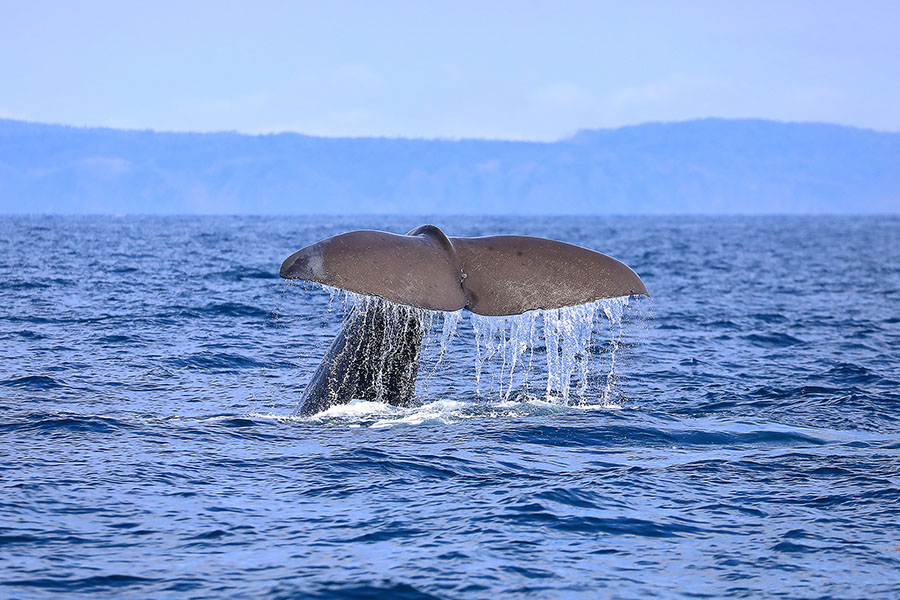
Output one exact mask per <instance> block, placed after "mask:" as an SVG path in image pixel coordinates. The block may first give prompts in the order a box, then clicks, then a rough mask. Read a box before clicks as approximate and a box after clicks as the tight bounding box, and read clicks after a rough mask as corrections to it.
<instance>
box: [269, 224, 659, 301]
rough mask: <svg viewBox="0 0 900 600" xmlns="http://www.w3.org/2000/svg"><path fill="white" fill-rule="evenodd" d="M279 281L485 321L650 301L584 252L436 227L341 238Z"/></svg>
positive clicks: (294, 262)
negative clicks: (632, 299)
mask: <svg viewBox="0 0 900 600" xmlns="http://www.w3.org/2000/svg"><path fill="white" fill-rule="evenodd" d="M281 276H282V277H284V278H286V279H303V280H307V281H315V282H318V283H323V284H325V285H330V286H334V287H338V288H342V289H345V290H349V291H351V292H357V293H359V294H366V295H369V296H379V297H381V298H385V299H387V300H390V301H392V302H397V303H399V304H405V305H408V306H414V307H416V308H424V309H428V310H448V311H453V310H459V309H462V308H467V309H468V310H470V311H472V312H474V313H477V314H480V315H486V316H500V315H517V314H521V313H523V312H526V311H529V310H536V309H553V308H561V307H564V306H572V305H575V304H585V303H588V302H593V301H595V300H599V299H601V298H614V297H618V296H630V295H647V288H646V287H644V283H643V282H642V281H641V279H640V277H638V276H637V274H636V273H635V272H634V271H632V270H631V269H630V268H629V267H628V266H627V265H625V264H624V263H622V262H619V261H617V260H616V259H614V258H611V257H609V256H606V255H605V254H601V253H599V252H595V251H593V250H588V249H587V248H582V247H580V246H576V245H574V244H567V243H565V242H558V241H555V240H548V239H545V238H538V237H529V236H521V235H498V236H488V237H473V238H465V237H453V238H448V237H447V236H446V235H445V234H444V232H443V231H441V230H440V229H438V228H437V227H435V226H434V225H424V226H422V227H418V228H416V229H414V230H412V231H410V232H409V233H408V234H406V235H397V234H393V233H385V232H383V231H371V230H361V231H350V232H347V233H342V234H340V235H336V236H334V237H330V238H328V239H325V240H322V241H320V242H317V243H315V244H312V245H310V246H307V247H305V248H303V249H301V250H299V251H298V252H295V253H294V254H292V255H291V256H289V257H288V258H287V260H285V261H284V263H283V264H282V265H281Z"/></svg>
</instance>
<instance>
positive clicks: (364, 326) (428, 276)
mask: <svg viewBox="0 0 900 600" xmlns="http://www.w3.org/2000/svg"><path fill="white" fill-rule="evenodd" d="M281 276H282V277H283V278H285V279H300V280H305V281H314V282H318V283H322V284H325V285H329V286H334V287H338V288H341V289H344V290H348V291H351V292H355V293H358V294H364V295H366V296H376V297H379V298H383V299H385V300H389V301H391V302H393V303H396V304H399V305H401V306H396V305H393V306H392V305H390V304H388V303H385V302H363V303H361V304H360V305H358V306H356V307H355V308H354V309H353V310H352V311H351V313H350V314H349V315H348V317H347V319H346V321H345V324H344V328H343V330H342V331H341V332H340V333H339V334H338V336H337V337H336V338H335V340H334V342H333V343H332V345H331V347H330V348H329V350H328V352H327V353H326V355H325V358H324V359H323V360H322V363H321V364H320V365H319V367H318V369H317V370H316V373H315V375H313V378H312V380H311V381H310V383H309V385H308V386H307V388H306V391H305V392H304V395H303V402H302V405H301V409H300V413H301V414H304V415H310V414H315V413H317V412H320V411H323V410H326V409H328V408H329V407H330V406H333V405H335V404H344V403H347V402H349V401H351V400H353V399H362V400H380V401H383V402H386V403H388V404H393V405H398V406H407V405H408V404H409V403H410V402H412V400H413V396H414V391H415V382H416V378H417V375H418V364H419V356H420V353H421V345H422V336H423V333H424V331H423V330H424V328H423V323H422V318H421V312H420V311H417V310H415V309H426V310H443V311H456V310H460V309H462V308H465V309H468V310H470V311H471V312H473V313H476V314H478V315H483V316H505V315H518V314H521V313H524V312H526V311H530V310H538V309H555V308H562V307H566V306H574V305H578V304H587V303H590V302H594V301H596V300H600V299H602V298H615V297H620V296H632V295H649V294H648V293H647V288H646V287H645V286H644V283H643V282H642V281H641V278H640V277H638V275H637V274H636V273H635V272H634V271H632V270H631V269H630V268H629V267H628V266H627V265H625V264H624V263H622V262H619V261H618V260H616V259H614V258H611V257H609V256H606V255H605V254H601V253H599V252H595V251H593V250H588V249H587V248H582V247H580V246H575V245H573V244H567V243H564V242H558V241H555V240H549V239H545V238H537V237H529V236H518V235H501V236H488V237H476V238H465V237H453V238H451V237H447V236H446V235H445V234H444V232H443V231H441V230H440V229H439V228H437V227H435V226H434V225H423V226H421V227H417V228H416V229H413V230H412V231H410V232H409V233H407V234H406V235H397V234H393V233H386V232H383V231H371V230H361V231H350V232H347V233H342V234H340V235H336V236H334V237H330V238H328V239H325V240H322V241H320V242H317V243H315V244H312V245H310V246H307V247H305V248H303V249H301V250H299V251H297V252H295V253H294V254H292V255H291V256H289V257H288V258H287V260H285V261H284V263H283V264H282V265H281ZM406 307H412V308H406Z"/></svg>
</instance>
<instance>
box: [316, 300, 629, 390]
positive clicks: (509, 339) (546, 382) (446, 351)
mask: <svg viewBox="0 0 900 600" xmlns="http://www.w3.org/2000/svg"><path fill="white" fill-rule="evenodd" d="M321 287H322V288H324V289H325V291H326V292H327V294H328V306H329V310H330V311H333V312H335V313H337V314H339V315H342V316H343V317H344V318H346V317H347V316H348V315H349V314H351V311H352V309H353V308H354V307H364V308H366V309H373V310H379V311H383V313H384V314H385V315H386V316H390V315H394V314H395V313H396V314H397V315H398V319H397V320H400V321H402V320H403V319H399V317H403V318H408V315H413V316H415V317H416V318H418V319H420V320H421V322H422V324H423V331H424V336H423V340H422V351H421V359H420V361H421V362H420V366H419V380H418V383H417V386H416V395H417V396H418V397H419V398H421V399H426V400H427V399H433V398H436V397H441V396H444V395H446V394H448V393H452V392H453V391H454V390H455V389H457V388H459V387H460V382H459V379H460V377H459V376H458V374H459V373H460V366H461V365H459V364H457V360H455V359H457V358H458V359H459V360H460V361H462V360H471V359H470V358H463V357H464V356H465V355H466V354H467V353H466V352H464V351H454V349H455V348H459V346H460V345H466V348H465V349H462V350H468V349H469V348H470V347H471V345H472V342H473V341H474V346H475V364H474V365H473V366H474V383H475V392H476V395H477V396H478V397H480V398H483V399H492V398H497V397H499V398H501V399H503V400H508V399H510V398H518V397H526V398H543V399H545V400H547V401H550V402H554V403H557V404H584V403H591V402H596V401H598V400H599V401H601V402H606V401H609V400H610V399H611V398H613V397H614V395H615V392H616V389H615V383H616V359H617V354H618V352H619V351H620V349H621V347H622V345H623V344H622V336H623V331H624V329H625V327H624V317H625V315H626V312H627V310H628V308H629V300H630V298H629V297H621V298H611V299H603V300H597V301H595V302H592V303H589V304H582V305H578V306H569V307H564V308H558V309H553V310H534V311H528V312H526V313H523V314H521V315H513V316H503V317H485V316H481V315H476V314H473V313H468V314H469V315H470V317H471V318H470V323H468V324H467V323H465V322H464V319H463V311H461V310H460V311H455V312H445V311H430V310H424V309H418V308H412V307H409V306H405V305H400V304H396V303H393V302H390V301H387V300H384V299H382V298H374V297H371V296H364V295H360V294H356V293H353V292H348V291H345V290H341V289H337V288H333V287H328V286H321ZM400 313H402V315H401V314H400ZM388 321H391V319H388ZM469 327H471V332H470V331H469ZM470 336H471V337H470ZM473 338H474V339H473ZM322 350H323V351H324V348H323V349H322ZM456 354H459V355H460V356H459V357H457V356H455V355H456ZM468 356H471V355H470V354H468ZM451 364H452V365H453V368H452V369H449V372H450V373H452V374H456V376H455V377H453V376H448V373H447V372H448V368H449V367H450V365H451ZM469 389H471V388H469ZM469 393H471V392H469Z"/></svg>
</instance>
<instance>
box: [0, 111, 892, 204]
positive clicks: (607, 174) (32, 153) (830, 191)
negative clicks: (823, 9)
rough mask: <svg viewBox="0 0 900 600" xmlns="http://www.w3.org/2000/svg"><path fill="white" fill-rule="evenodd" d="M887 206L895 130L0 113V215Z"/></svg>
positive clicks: (721, 122)
mask: <svg viewBox="0 0 900 600" xmlns="http://www.w3.org/2000/svg"><path fill="white" fill-rule="evenodd" d="M897 212H900V133H883V132H876V131H870V130H863V129H856V128H852V127H843V126H838V125H828V124H815V123H780V122H774V121H764V120H725V119H704V120H698V121H685V122H677V123H647V124H643V125H636V126H629V127H622V128H618V129H602V130H587V131H581V132H579V133H578V134H576V135H575V136H573V137H571V138H567V139H563V140H559V141H556V142H509V141H493V140H471V139H467V140H458V141H455V140H419V139H402V138H321V137H312V136H306V135H300V134H294V133H282V134H272V135H259V136H254V135H244V134H238V133H159V132H153V131H131V130H116V129H104V128H76V127H68V126H62V125H44V124H36V123H27V122H21V121H10V120H2V119H0V213H5V214H9V213H37V214H42V213H55V214H70V213H77V214H81V213H111V214H117V213H125V214H130V213H142V214H143V213H152V214H159V213H175V214H181V213H197V214H354V213H398V214H402V213H415V214H682V213H683V214H697V213H704V214H735V213H744V214H760V213H811V214H817V213H841V214H843V213H855V214H872V213H892V214H893V213H897Z"/></svg>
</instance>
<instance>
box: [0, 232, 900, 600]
mask: <svg viewBox="0 0 900 600" xmlns="http://www.w3.org/2000/svg"><path fill="white" fill-rule="evenodd" d="M434 220H435V219H430V218H406V217H404V218H386V217H377V218H376V217H373V218H359V217H354V218H325V217H316V218H302V217H292V218H248V217H234V218H194V217H171V218H157V217H152V218H151V217H146V218H141V217H125V218H114V217H84V218H75V217H72V218H66V217H2V218H0V597H2V598H80V597H91V598H119V597H131V598H177V599H179V600H183V599H188V598H209V597H214V598H254V597H255V598H279V599H281V598H403V599H417V598H447V599H450V598H650V597H678V598H682V597H683V598H723V597H730V598H762V597H769V598H867V599H872V598H885V599H887V598H898V597H900V421H898V416H900V219H898V218H894V217H891V218H846V217H821V218H819V217H816V218H805V217H790V218H777V217H766V218H744V217H729V218H670V217H659V218H657V217H652V218H651V217H646V218H645V217H635V218H551V219H548V218H534V219H512V218H484V217H478V218H446V217H441V218H440V219H437V220H436V221H437V222H436V223H435V224H437V225H439V226H441V227H442V228H443V229H444V230H445V231H446V232H447V233H448V234H449V235H488V234H497V233H522V234H530V235H539V236H545V237H551V238H555V239H559V240H564V241H568V242H573V243H576V244H581V245H584V246H587V247H590V248H594V249H597V250H599V251H601V252H605V253H608V254H611V255H613V256H615V257H617V258H619V259H621V260H623V261H624V262H626V263H627V264H629V265H630V266H632V267H633V268H634V269H635V270H636V271H637V272H638V273H639V274H640V275H641V276H642V277H643V279H644V281H645V283H646V284H647V288H648V289H649V290H650V293H651V294H652V298H650V299H630V300H629V301H627V302H624V301H612V302H598V303H596V304H594V305H589V306H583V307H578V308H575V309H570V310H563V311H548V312H545V313H529V314H526V315H523V316H521V317H515V318H501V319H484V318H481V319H479V318H474V319H473V316H472V315H471V314H470V313H467V312H461V313H449V314H427V315H425V318H426V321H427V323H428V326H429V332H428V335H427V340H426V349H425V357H424V359H423V361H422V367H421V377H420V385H419V388H420V389H419V392H418V397H419V400H420V401H421V404H420V405H419V406H415V407H411V408H396V407H391V406H388V405H386V404H381V403H377V402H353V403H351V404H349V405H347V406H341V407H336V408H332V409H330V410H329V411H327V412H326V413H324V414H320V415H317V416H313V417H300V416H295V411H296V409H297V405H298V401H299V399H300V396H301V394H302V391H303V388H304V384H305V382H306V381H307V380H308V378H309V377H310V375H311V374H312V372H313V371H314V369H315V368H316V366H317V364H318V361H319V360H320V358H321V356H322V355H323V353H324V352H325V350H326V349H327V346H328V344H329V343H330V340H331V338H332V337H333V336H334V335H335V333H336V332H337V331H338V330H339V327H340V322H341V319H342V318H343V315H344V314H346V311H347V310H348V306H349V305H351V304H352V303H353V302H354V301H355V300H356V299H355V298H353V297H348V296H346V295H344V294H341V293H339V292H335V291H334V290H330V291H329V290H327V289H323V288H320V287H318V286H315V285H312V284H304V285H297V284H290V283H286V282H283V281H282V280H281V279H279V277H278V268H279V266H280V263H281V261H282V260H283V259H284V258H285V257H286V256H288V255H289V254H290V253H291V252H293V251H294V250H296V249H298V248H300V247H301V246H304V245H306V244H308V243H311V242H313V241H316V240H318V239H320V238H323V237H325V236H328V235H332V234H335V233H339V232H341V231H345V230H348V229H357V228H376V229H385V230H388V231H394V232H401V233H402V232H405V231H407V230H409V229H411V228H412V227H414V226H416V225H419V224H421V223H423V222H429V221H434Z"/></svg>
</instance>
